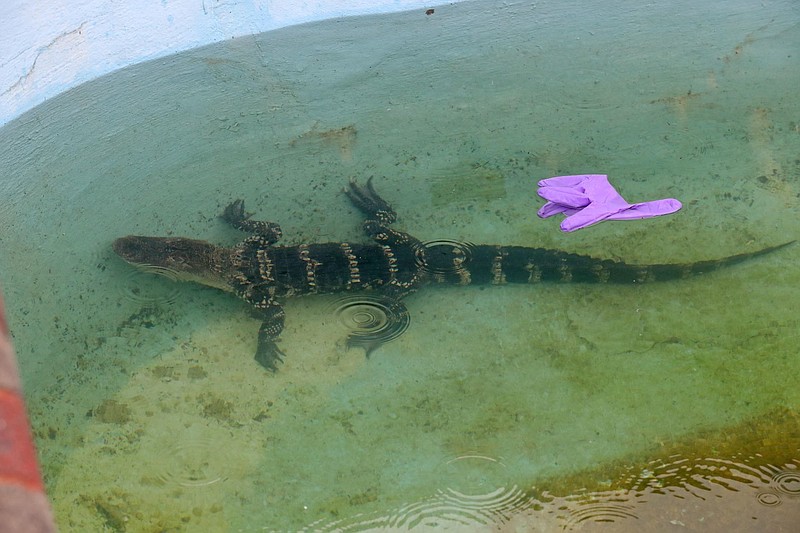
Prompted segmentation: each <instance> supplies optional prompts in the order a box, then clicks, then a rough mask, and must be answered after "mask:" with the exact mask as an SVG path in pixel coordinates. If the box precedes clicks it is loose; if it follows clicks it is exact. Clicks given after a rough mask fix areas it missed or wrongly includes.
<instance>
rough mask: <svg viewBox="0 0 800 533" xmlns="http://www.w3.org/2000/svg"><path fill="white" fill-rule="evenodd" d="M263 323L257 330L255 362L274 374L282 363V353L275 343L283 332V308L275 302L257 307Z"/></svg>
mask: <svg viewBox="0 0 800 533" xmlns="http://www.w3.org/2000/svg"><path fill="white" fill-rule="evenodd" d="M257 308H258V310H259V311H260V314H261V316H262V317H263V319H264V321H263V322H262V323H261V327H260V328H258V347H257V348H256V357H255V359H256V361H257V362H258V364H260V365H261V366H263V367H264V368H266V369H267V370H269V371H270V372H275V371H277V370H278V363H280V362H283V356H284V354H283V352H282V351H281V350H280V348H278V345H277V344H276V343H275V341H276V340H278V337H279V336H280V334H281V331H283V321H284V318H285V317H286V315H285V314H284V312H283V307H281V305H280V304H277V303H275V302H267V303H264V304H263V305H262V304H259V305H258V306H257Z"/></svg>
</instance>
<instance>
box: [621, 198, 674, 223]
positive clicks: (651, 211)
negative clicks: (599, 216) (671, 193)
mask: <svg viewBox="0 0 800 533" xmlns="http://www.w3.org/2000/svg"><path fill="white" fill-rule="evenodd" d="M681 207H683V206H682V205H681V203H680V202H679V201H678V200H676V199H675V198H666V199H664V200H654V201H652V202H642V203H639V204H633V205H631V206H630V207H629V208H628V209H625V210H624V211H620V212H619V213H615V214H614V215H611V216H610V217H609V219H610V220H635V219H640V218H651V217H657V216H661V215H669V214H670V213H674V212H675V211H678V210H679V209H680V208H681Z"/></svg>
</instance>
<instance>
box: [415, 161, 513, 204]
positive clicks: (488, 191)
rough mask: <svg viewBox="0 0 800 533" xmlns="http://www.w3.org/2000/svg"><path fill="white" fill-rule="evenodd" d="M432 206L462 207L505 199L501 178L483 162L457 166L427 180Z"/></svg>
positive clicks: (503, 177) (504, 188)
mask: <svg viewBox="0 0 800 533" xmlns="http://www.w3.org/2000/svg"><path fill="white" fill-rule="evenodd" d="M430 181H431V202H432V203H433V205H434V206H437V207H438V206H443V205H448V204H465V203H473V202H475V201H488V200H498V199H500V198H505V196H506V186H505V176H504V175H503V173H502V172H500V170H498V169H496V168H493V167H491V166H489V165H487V164H485V163H480V162H474V163H471V164H469V165H463V164H462V165H458V166H456V167H453V168H451V169H447V170H444V171H441V172H438V173H434V175H433V176H432V177H431V180H430Z"/></svg>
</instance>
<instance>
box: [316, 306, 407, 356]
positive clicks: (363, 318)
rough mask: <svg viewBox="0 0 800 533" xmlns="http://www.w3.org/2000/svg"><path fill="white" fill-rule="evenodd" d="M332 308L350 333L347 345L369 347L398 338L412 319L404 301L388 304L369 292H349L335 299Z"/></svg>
mask: <svg viewBox="0 0 800 533" xmlns="http://www.w3.org/2000/svg"><path fill="white" fill-rule="evenodd" d="M331 307H332V310H333V314H334V315H335V316H336V318H337V321H338V323H339V324H340V325H341V326H342V328H344V330H345V331H346V332H347V333H348V341H347V343H348V345H349V346H361V347H364V348H366V349H367V350H369V349H371V348H374V347H375V346H377V345H379V344H382V343H384V342H389V341H391V340H394V339H396V338H397V337H399V336H400V335H402V334H403V332H404V331H405V330H407V329H408V326H409V323H410V322H411V318H410V316H409V314H408V312H407V311H406V308H405V307H404V306H403V304H401V303H388V302H386V301H385V300H383V299H381V298H378V297H374V296H370V295H362V294H359V295H347V296H345V297H343V298H338V299H337V300H335V301H334V302H333V304H332V306H331Z"/></svg>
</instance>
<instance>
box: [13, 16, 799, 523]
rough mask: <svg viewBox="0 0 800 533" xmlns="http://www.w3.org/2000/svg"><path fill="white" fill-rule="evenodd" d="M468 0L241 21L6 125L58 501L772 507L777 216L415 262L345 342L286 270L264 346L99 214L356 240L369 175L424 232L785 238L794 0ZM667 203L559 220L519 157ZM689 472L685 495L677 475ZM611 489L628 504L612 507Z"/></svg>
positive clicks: (790, 364) (128, 220)
mask: <svg viewBox="0 0 800 533" xmlns="http://www.w3.org/2000/svg"><path fill="white" fill-rule="evenodd" d="M708 4H710V5H704V4H701V3H697V2H677V3H675V2H673V3H670V5H650V4H648V5H644V4H641V3H639V2H621V3H619V5H617V6H614V7H609V6H607V5H605V4H604V3H603V4H601V3H594V2H592V3H586V2H580V3H579V2H566V3H565V2H536V3H535V4H534V3H529V2H519V3H514V4H501V3H497V2H474V3H473V2H470V3H464V4H459V5H454V6H442V7H437V8H436V10H435V13H434V14H433V15H427V16H426V15H425V14H424V11H418V12H412V13H405V14H399V15H391V16H381V17H372V18H356V19H348V20H337V21H328V22H324V23H319V24H313V25H308V26H301V27H295V28H288V29H285V30H281V31H277V32H272V33H268V34H264V35H259V36H254V37H247V38H240V39H235V40H231V41H228V42H225V43H221V44H218V45H214V46H210V47H206V48H202V49H197V50H193V51H190V52H187V53H183V54H179V55H175V56H171V57H168V58H165V59H161V60H157V61H154V62H151V63H146V64H142V65H139V66H136V67H132V68H128V69H125V70H123V71H120V72H117V73H114V74H112V75H110V76H107V77H104V78H102V79H98V80H95V81H93V82H90V83H88V84H85V85H83V86H81V87H79V88H77V89H75V90H73V91H70V92H69V93H67V94H65V95H63V96H61V97H58V98H55V99H53V100H51V101H50V102H48V103H46V104H45V105H43V106H40V107H38V108H36V109H34V110H32V111H30V112H29V113H27V114H25V115H24V116H23V117H21V118H19V119H18V120H16V121H14V122H12V123H10V124H9V125H7V126H6V127H4V128H3V129H2V130H0V161H2V172H3V176H4V178H3V179H2V180H0V193H1V194H2V197H3V198H4V199H5V200H4V201H3V203H2V204H0V228H2V231H1V232H0V246H1V247H2V256H0V279H2V282H3V290H4V293H5V295H6V303H7V306H8V312H9V321H10V323H11V326H12V329H13V333H14V339H15V342H16V347H17V351H18V354H19V359H20V364H21V367H22V372H23V377H24V380H25V383H26V390H27V394H28V402H29V406H30V409H31V416H32V419H33V424H34V431H35V433H36V436H37V444H38V447H39V451H40V454H41V458H42V462H43V469H44V474H45V478H46V482H47V486H48V490H49V492H50V495H51V497H52V499H53V504H54V507H55V510H56V513H57V515H58V520H59V525H60V527H61V529H62V530H63V531H99V530H103V529H105V530H110V531H260V530H290V529H291V530H295V529H299V528H302V527H309V528H311V529H314V528H316V529H331V528H342V529H347V528H352V529H354V530H362V529H370V528H394V529H407V528H412V527H417V528H420V529H431V528H434V527H436V528H445V527H449V528H450V529H460V530H470V531H471V530H498V531H556V530H565V529H566V530H571V529H581V530H589V531H596V530H603V531H634V530H636V528H637V527H642V526H643V524H644V525H647V526H648V527H650V526H652V528H651V529H652V530H659V528H660V529H661V530H663V529H665V528H667V527H670V526H679V525H684V526H686V527H687V528H690V529H691V528H694V529H703V530H705V531H708V530H720V531H722V530H726V531H730V530H731V527H733V525H735V524H739V525H741V524H745V525H748V527H749V525H752V524H757V526H755V527H759V528H761V529H762V530H773V531H781V530H786V531H789V530H791V529H790V528H791V525H792V524H793V523H796V520H797V517H798V514H800V471H799V470H798V467H800V422H799V421H798V420H799V419H798V416H797V410H798V409H800V392H799V391H800V389H798V387H797V376H798V372H799V371H800V357H798V345H800V337H798V333H797V331H798V326H799V325H800V319H798V316H797V311H798V306H797V302H798V301H800V270H798V269H797V268H796V262H797V259H798V254H800V248H798V247H791V248H788V249H785V250H783V251H781V252H779V253H776V254H775V255H771V256H768V257H764V258H761V259H758V260H754V261H751V262H749V263H745V264H742V265H739V266H736V267H733V268H730V269H727V270H724V271H719V272H717V273H714V274H711V275H706V276H701V277H698V278H694V279H690V280H686V281H681V282H674V283H663V284H655V285H637V286H630V287H608V286H596V287H593V286H578V285H573V286H570V285H554V286H531V287H528V286H516V287H511V286H506V287H486V288H483V289H481V288H477V287H463V288H429V289H423V290H422V291H420V292H419V293H417V294H415V295H413V296H411V297H409V298H408V299H407V301H406V304H407V306H408V308H409V311H410V313H411V317H412V318H411V325H410V328H409V330H408V331H406V332H405V333H404V334H403V335H402V336H401V337H400V338H398V339H396V340H394V341H393V342H391V343H389V344H387V345H386V346H384V347H383V348H381V349H380V350H379V351H378V352H376V353H375V354H374V355H373V357H372V358H371V359H369V360H366V359H365V358H364V356H363V351H360V350H357V349H356V350H347V349H346V348H345V346H344V342H343V340H344V334H343V331H342V329H341V327H340V326H339V325H338V324H337V323H336V320H335V319H334V317H333V314H332V312H331V309H332V306H333V305H334V304H333V300H334V298H327V297H318V298H304V299H296V300H292V301H289V302H287V305H286V312H287V320H286V329H285V331H284V333H283V336H282V341H281V346H282V348H283V349H284V351H285V352H286V353H287V359H286V363H285V365H284V366H283V367H282V368H281V370H280V372H279V373H277V374H276V375H274V376H273V375H268V374H266V373H264V372H263V371H262V370H261V368H260V367H258V366H257V365H256V364H255V363H254V362H253V360H252V354H253V352H254V349H255V340H256V331H257V329H258V325H259V323H258V321H257V320H256V319H255V318H253V316H252V315H251V314H250V313H249V311H248V310H247V308H246V306H245V305H244V304H242V303H241V302H239V301H237V300H235V299H234V298H232V297H230V296H228V295H226V294H223V293H220V292H217V291H214V290H213V289H205V288H201V287H195V286H190V285H188V284H173V283H171V282H170V281H169V280H166V279H161V278H155V277H151V276H147V275H145V274H139V273H136V272H132V271H131V269H129V268H128V267H127V266H126V265H124V264H123V263H122V262H121V261H119V260H118V259H117V258H116V257H114V256H113V254H112V252H111V249H110V243H111V241H112V240H113V239H114V238H116V237H118V236H121V235H126V234H131V233H133V234H152V235H168V234H170V235H185V236H190V237H195V238H202V239H207V240H211V241H214V242H217V243H228V244H232V243H234V242H236V240H237V239H239V238H241V235H239V234H238V233H237V232H235V231H234V230H232V229H230V228H228V227H226V226H225V225H224V224H223V223H222V222H221V221H220V220H219V219H218V218H217V215H218V214H219V213H220V212H221V209H222V208H223V206H224V205H226V204H227V203H228V202H229V201H231V200H232V199H234V198H239V197H243V198H246V199H247V204H248V210H250V211H253V212H255V213H257V215H258V216H259V217H260V218H264V219H267V220H272V221H276V222H279V223H280V224H281V225H282V227H283V230H284V242H286V243H299V242H307V241H328V240H336V241H338V240H345V239H348V240H357V239H365V237H363V236H362V235H361V230H360V218H359V216H358V214H357V213H356V212H355V210H354V209H353V208H352V207H351V206H350V205H349V204H348V202H347V201H346V198H345V197H344V195H343V194H341V189H342V187H343V185H344V184H345V183H346V182H347V180H348V179H349V178H351V177H357V178H360V179H362V180H363V179H365V178H367V177H370V176H374V179H375V183H376V186H377V187H378V188H379V190H380V191H381V193H382V194H383V195H384V196H385V197H386V198H387V199H388V200H390V201H391V202H392V204H393V206H394V207H395V209H396V210H397V212H398V213H399V215H400V220H399V222H398V225H399V226H400V227H402V228H403V229H405V230H407V231H409V232H410V233H412V234H414V235H415V236H417V237H418V238H420V239H423V240H432V239H455V240H462V241H470V242H486V243H506V244H519V245H529V246H546V247H551V248H559V249H564V250H568V251H575V252H580V253H586V254H591V255H595V256H598V257H609V258H617V259H624V260H626V261H628V262H631V263H648V262H651V263H654V262H690V261H695V260H701V259H709V258H716V257H723V256H726V255H732V254H736V253H742V252H747V251H754V250H757V249H759V248H762V247H765V246H768V245H773V244H778V243H780V242H784V241H787V240H791V239H794V238H797V237H798V236H800V219H799V218H798V206H799V205H800V199H799V198H798V194H800V159H798V158H800V149H799V148H800V126H799V125H800V112H799V111H798V109H800V107H798V102H797V87H798V86H800V65H798V62H800V10H798V8H797V6H796V5H795V4H794V3H793V2H790V1H776V2H769V3H756V2H725V3H719V2H708ZM589 172H591V173H607V174H609V175H610V178H611V181H612V183H614V184H615V185H616V186H617V187H618V189H619V190H620V191H621V192H622V193H623V195H624V196H625V197H626V198H628V199H630V200H634V201H640V200H647V199H655V198H661V197H669V196H672V197H676V198H679V199H681V200H682V201H683V202H684V206H685V207H684V209H683V210H682V211H680V212H679V213H678V214H675V215H672V216H669V217H663V218H660V219H652V220H646V221H637V222H616V223H604V224H601V225H599V226H596V227H593V228H590V229H587V230H584V231H581V232H577V233H575V234H570V235H567V234H562V233H561V232H560V231H558V221H557V220H555V219H550V220H546V221H543V220H540V219H538V218H537V217H536V214H535V212H536V209H537V208H538V207H539V206H540V205H541V201H540V200H539V199H538V198H537V196H536V192H535V183H536V181H537V180H539V179H542V178H545V177H549V176H555V175H561V174H575V173H589ZM692 496H697V497H692ZM636 518H638V520H636Z"/></svg>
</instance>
